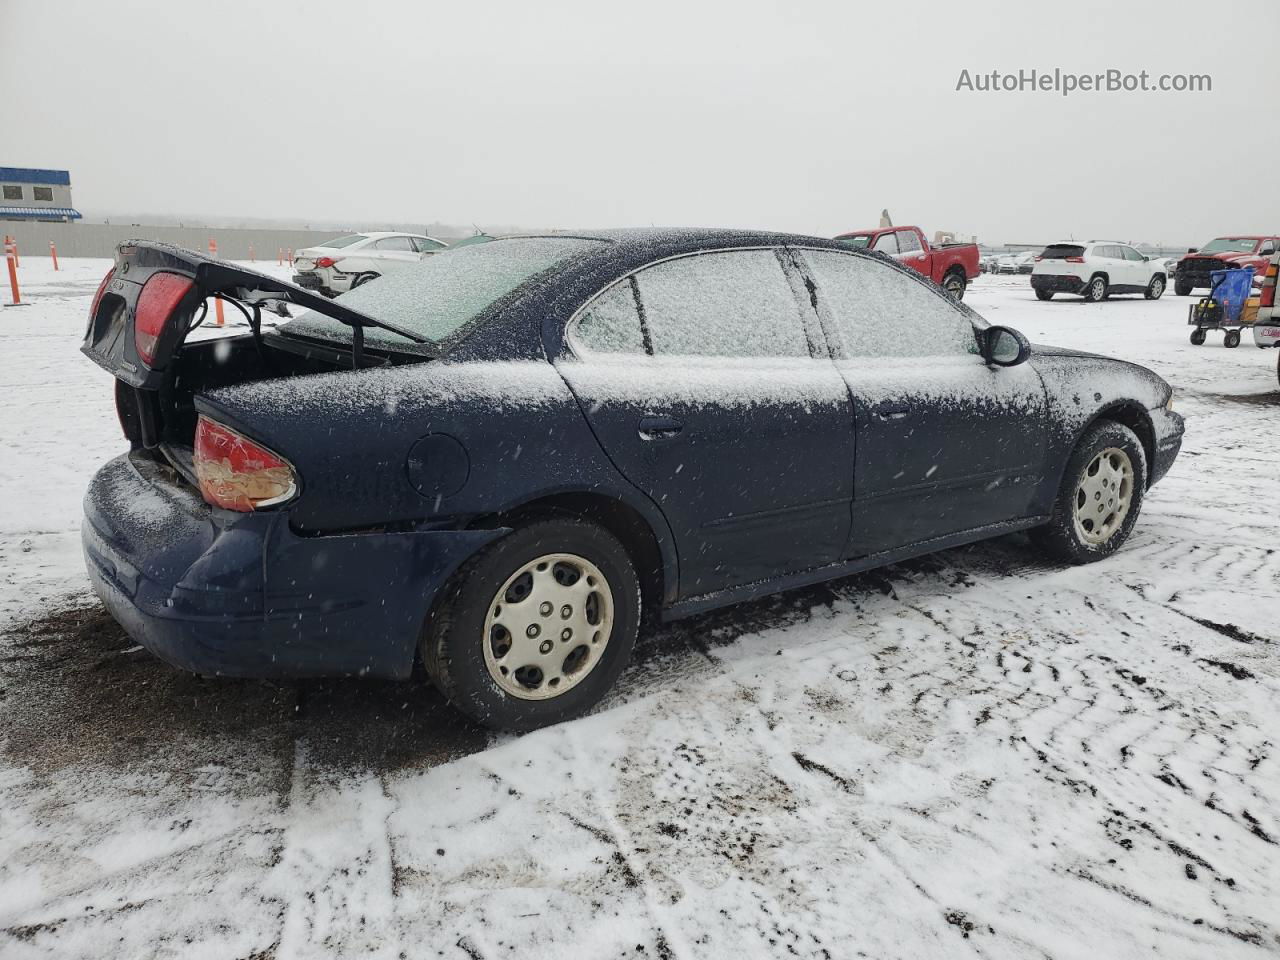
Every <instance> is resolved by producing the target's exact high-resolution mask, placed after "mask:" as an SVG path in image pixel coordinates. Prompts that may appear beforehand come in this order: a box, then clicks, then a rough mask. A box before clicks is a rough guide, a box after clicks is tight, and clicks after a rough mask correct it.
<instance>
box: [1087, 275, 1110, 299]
mask: <svg viewBox="0 0 1280 960" xmlns="http://www.w3.org/2000/svg"><path fill="white" fill-rule="evenodd" d="M1084 298H1085V300H1087V301H1088V302H1089V303H1101V302H1102V301H1103V300H1105V299H1107V278H1106V277H1104V276H1103V275H1102V274H1100V273H1095V274H1094V275H1093V277H1091V278H1090V280H1089V285H1088V286H1087V287H1085V288H1084Z"/></svg>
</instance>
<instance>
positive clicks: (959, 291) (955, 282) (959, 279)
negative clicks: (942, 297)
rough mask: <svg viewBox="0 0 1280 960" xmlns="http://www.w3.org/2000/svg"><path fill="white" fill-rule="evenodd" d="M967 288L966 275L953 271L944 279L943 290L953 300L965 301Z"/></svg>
mask: <svg viewBox="0 0 1280 960" xmlns="http://www.w3.org/2000/svg"><path fill="white" fill-rule="evenodd" d="M965 286H966V283H965V278H964V274H963V273H960V272H958V271H955V270H953V271H951V272H950V273H948V274H947V275H946V276H945V277H943V278H942V290H943V292H944V293H946V295H947V296H949V297H951V298H952V299H953V300H963V299H964V288H965Z"/></svg>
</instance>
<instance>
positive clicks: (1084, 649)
mask: <svg viewBox="0 0 1280 960" xmlns="http://www.w3.org/2000/svg"><path fill="white" fill-rule="evenodd" d="M105 266H106V264H105V262H104V261H79V262H77V261H64V264H63V268H64V269H63V271H62V272H60V273H58V274H54V273H52V272H51V271H50V269H49V267H48V264H47V261H44V260H38V259H35V258H29V259H28V260H27V261H26V262H25V263H24V264H23V267H22V274H23V280H24V284H25V296H26V297H28V298H29V299H30V301H31V303H32V305H31V306H28V307H21V308H17V309H3V310H0V343H2V344H3V348H4V349H3V351H0V385H3V387H4V390H3V394H0V489H2V491H3V496H0V570H2V571H3V573H2V575H0V627H2V628H3V630H4V634H3V637H2V638H0V956H3V957H5V958H23V957H45V956H57V957H89V956H92V957H96V958H102V957H130V958H132V957H150V956H182V957H218V958H222V957H227V958H231V957H242V958H248V957H260V958H261V957H276V958H285V957H289V958H293V957H306V958H313V957H351V956H376V957H388V958H395V957H424V956H443V957H460V958H480V957H483V958H493V957H520V958H525V957H552V956H555V957H587V958H593V960H594V958H609V957H623V956H626V957H650V958H654V957H658V958H671V957H680V958H692V957H724V956H730V955H737V956H746V957H772V956H796V957H827V958H845V957H853V956H867V957H877V958H880V957H902V958H923V957H944V956H945V957H953V956H954V957H966V956H970V955H972V956H976V957H984V958H997V957H1052V958H1055V960H1057V958H1088V960H1096V958H1098V957H1106V958H1120V957H1137V956H1143V957H1152V956H1154V957H1160V958H1162V960H1165V958H1188V960H1190V958H1197V960H1198V958H1205V957H1215V958H1227V957H1242V958H1244V957H1258V956H1263V955H1267V954H1275V953H1278V952H1280V845H1278V844H1280V755H1277V744H1276V740H1277V739H1280V726H1278V721H1277V716H1278V708H1280V657H1278V655H1277V651H1278V650H1280V646H1278V644H1280V551H1278V548H1280V536H1278V533H1280V514H1277V512H1276V510H1275V509H1274V503H1273V497H1274V491H1275V489H1276V484H1277V481H1280V446H1278V445H1277V432H1276V424H1277V419H1276V417H1277V413H1278V412H1280V392H1278V391H1277V384H1276V374H1275V366H1276V354H1275V351H1268V352H1264V351H1259V350H1256V349H1254V348H1253V347H1252V346H1249V345H1248V340H1246V342H1245V346H1242V347H1241V348H1239V349H1237V350H1225V349H1223V348H1222V346H1221V340H1220V338H1214V339H1213V340H1212V341H1211V343H1210V344H1209V345H1207V346H1204V347H1199V348H1197V347H1192V346H1190V345H1189V344H1188V342H1187V335H1186V327H1185V326H1184V322H1183V321H1184V317H1185V312H1186V304H1187V301H1186V300H1185V299H1179V298H1174V297H1169V298H1166V299H1165V300H1163V301H1160V302H1158V303H1154V304H1153V303H1147V302H1145V301H1143V300H1142V299H1141V298H1139V299H1132V298H1124V299H1122V300H1116V301H1112V302H1108V303H1105V304H1101V305H1097V306H1092V305H1085V304H1082V303H1080V302H1077V301H1074V300H1055V301H1053V302H1050V303H1039V302H1037V301H1035V299H1034V298H1033V297H1032V296H1031V291H1030V289H1029V287H1028V284H1027V281H1026V278H1025V277H1004V278H982V279H980V280H979V281H978V282H977V283H976V284H975V286H974V288H973V289H972V291H971V294H970V297H971V299H970V302H971V303H972V304H973V306H975V307H976V308H977V309H978V310H980V311H981V312H982V313H984V314H985V315H986V316H987V317H988V318H989V319H990V320H991V321H993V322H997V323H1005V324H1009V325H1012V326H1016V327H1018V328H1020V329H1021V330H1023V331H1024V332H1025V333H1027V334H1028V335H1029V336H1030V337H1031V338H1032V340H1033V341H1038V342H1048V343H1058V344H1062V345H1066V346H1073V347H1082V348H1086V349H1090V350H1095V351H1099V352H1103V353H1109V354H1113V355H1117V356H1121V357H1125V358H1129V359H1134V360H1138V361H1140V362H1143V363H1146V364H1148V365H1149V366H1151V367H1153V368H1154V369H1155V370H1157V371H1158V372H1159V373H1160V374H1162V375H1163V376H1165V377H1166V378H1167V379H1169V380H1170V381H1171V382H1172V383H1173V384H1174V385H1175V388H1176V390H1177V399H1176V405H1177V408H1178V409H1180V410H1181V411H1182V413H1183V414H1184V415H1185V416H1186V417H1187V426H1188V432H1187V439H1186V444H1185V446H1184V449H1183V453H1182V456H1181V458H1180V459H1179V460H1178V462H1177V464H1176V465H1175V467H1174V469H1173V471H1172V473H1171V474H1170V475H1169V477H1168V478H1167V479H1166V480H1165V481H1164V482H1163V483H1161V484H1160V485H1159V486H1157V487H1156V488H1155V490H1154V491H1153V493H1152V494H1151V495H1150V497H1149V499H1148V500H1147V502H1146V505H1145V509H1144V511H1143V516H1142V519H1141V520H1140V522H1139V523H1138V526H1137V528H1136V530H1135V533H1134V536H1133V539H1132V540H1131V542H1130V543H1129V545H1128V546H1127V547H1126V548H1125V549H1124V550H1122V551H1121V552H1120V553H1119V554H1118V555H1117V556H1115V557H1113V558H1111V559H1109V560H1107V561H1104V562H1102V563H1098V564H1095V565H1092V566H1088V567H1082V568H1062V567H1059V566H1055V565H1051V564H1048V563H1045V562H1043V561H1041V560H1040V559H1038V558H1037V556H1036V555H1035V554H1034V553H1033V552H1032V551H1031V550H1030V549H1029V548H1028V547H1027V545H1026V543H1025V541H1024V540H1022V539H1020V538H1017V537H1012V538H1006V539H1003V540H999V541H995V542H991V543H988V544H983V545H980V546H976V547H972V548H968V549H962V550H953V551H949V552H947V553H944V554H941V555H938V556H936V557H932V558H928V559H925V560H922V561H919V562H916V563H911V564H904V565H900V566H896V567H892V568H889V569H887V570H884V571H880V572H877V573H874V574H870V575H866V576H862V577H855V578H851V579H847V580H842V581H839V582H837V583H834V584H831V585H829V586H823V587H817V588H813V589H811V590H807V591H801V592H798V593H793V594H789V595H787V596H785V597H781V598H775V599H773V600H769V601H764V602H761V603H757V604H753V605H750V606H747V607H743V608H739V609H736V610H733V611H729V612H724V613H719V614H715V615H711V616H706V617H701V618H698V619H695V620H691V621H687V622H684V623H682V624H679V625H676V626H673V627H670V628H666V629H664V630H663V631H661V633H660V634H659V635H657V636H653V637H650V638H648V639H647V640H645V641H644V642H643V643H642V649H641V650H640V651H639V653H638V656H637V662H636V664H635V666H634V667H633V668H632V669H631V670H630V671H629V672H628V673H627V675H626V676H625V677H624V680H623V682H622V684H621V689H620V691H619V692H618V694H617V695H616V696H615V697H613V698H612V700H611V701H610V702H609V703H607V704H605V705H604V707H603V708H602V709H601V710H599V711H598V712H597V713H595V714H594V715H593V716H590V717H588V718H585V719H583V720H580V721H577V722H574V723H568V724H564V725H562V726H559V727H556V728H553V729H549V730H545V731H542V732H539V733H536V734H533V735H529V736H525V737H521V738H496V739H495V738H493V737H491V736H490V735H488V734H486V733H484V732H482V731H480V730H477V729H476V728H474V727H470V726H468V725H467V724H465V723H463V722H461V721H460V720H458V719H457V718H455V717H454V716H453V715H452V714H451V712H450V711H448V709H447V708H445V707H443V706H442V705H441V703H440V702H439V700H438V698H437V697H436V696H435V695H434V694H433V693H432V692H431V691H430V690H429V689H428V688H427V686H426V685H425V684H424V683H423V682H421V681H414V682H412V683H408V684H398V685H397V684H385V683H370V682H355V681H351V682H332V683H304V684H263V683H249V682H217V683H214V682H206V681H200V680H197V679H194V678H191V677H187V676H183V675H181V674H177V673H175V672H174V671H172V670H170V669H168V668H166V667H164V666H162V665H161V664H159V663H158V662H156V661H155V660H153V659H152V658H150V657H149V656H148V655H146V654H145V652H142V651H139V650H137V649H136V648H134V647H133V645H132V644H131V642H130V641H129V640H128V639H127V638H126V637H124V636H123V635H122V634H121V633H120V632H119V630H118V629H117V628H115V627H114V625H113V624H112V623H111V622H110V620H109V619H108V618H106V617H105V616H104V615H103V613H102V611H101V609H100V607H98V606H97V605H96V603H95V602H94V601H93V600H92V599H91V598H89V597H88V595H87V593H86V589H87V588H86V583H85V579H84V575H83V572H82V569H81V561H80V556H79V545H78V535H77V528H78V523H79V516H80V506H79V501H80V496H81V492H82V490H83V488H84V485H85V482H86V480H87V478H88V477H89V475H90V474H91V472H92V471H93V470H94V469H95V468H96V466H97V465H98V464H99V463H100V462H101V461H102V460H104V459H106V458H107V457H108V456H110V455H112V454H114V453H115V452H116V451H117V450H118V449H119V448H120V446H121V441H120V439H119V428H118V426H117V424H116V423H115V416H114V412H113V408H112V402H111V384H110V379H109V378H108V377H107V376H106V375H105V374H103V373H102V372H101V371H99V370H97V369H96V368H94V367H93V366H92V365H90V364H89V363H88V361H86V360H84V359H83V358H81V357H80V355H79V354H78V353H77V352H76V346H77V342H78V340H79V337H80V334H81V332H82V329H83V326H84V323H85V319H86V311H87V305H88V297H89V296H90V295H91V293H92V291H93V289H94V287H95V286H96V283H97V281H98V279H99V278H100V277H101V275H102V273H103V272H104V270H105ZM270 269H272V270H275V269H276V268H275V267H274V265H272V266H271V268H270ZM280 272H281V273H285V272H286V271H284V270H282V271H280Z"/></svg>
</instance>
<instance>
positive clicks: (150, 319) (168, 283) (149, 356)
mask: <svg viewBox="0 0 1280 960" xmlns="http://www.w3.org/2000/svg"><path fill="white" fill-rule="evenodd" d="M193 286H195V284H194V283H193V282H192V281H191V279H190V278H189V277H180V276H178V274H176V273H153V274H152V275H151V279H149V280H148V281H147V282H146V284H145V285H143V287H142V293H140V294H139V295H138V305H137V307H135V308H134V311H133V344H134V346H135V347H137V348H138V356H139V357H141V358H142V362H143V363H145V364H146V365H147V366H148V367H149V366H151V361H152V360H153V359H154V357H155V353H156V342H157V341H158V340H159V339H160V334H161V333H162V332H163V331H164V325H165V324H166V323H168V322H169V317H170V316H172V315H173V311H174V310H175V309H176V308H177V306H178V304H179V303H181V302H182V298H183V297H185V296H186V295H187V293H188V291H190V290H191V288H192V287H193Z"/></svg>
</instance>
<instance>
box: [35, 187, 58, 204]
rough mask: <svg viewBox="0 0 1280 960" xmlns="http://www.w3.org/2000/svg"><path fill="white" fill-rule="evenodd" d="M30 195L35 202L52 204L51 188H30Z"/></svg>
mask: <svg viewBox="0 0 1280 960" xmlns="http://www.w3.org/2000/svg"><path fill="white" fill-rule="evenodd" d="M31 195H32V198H33V199H35V200H43V201H44V202H45V203H53V187H32V188H31Z"/></svg>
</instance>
